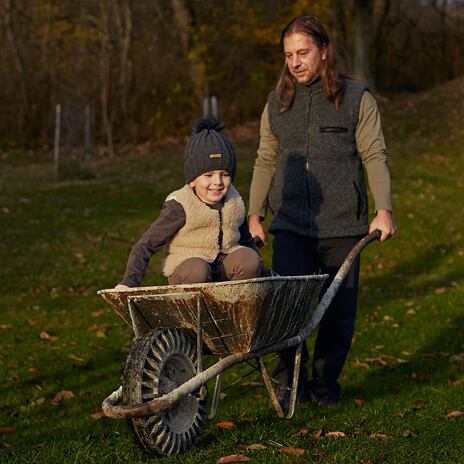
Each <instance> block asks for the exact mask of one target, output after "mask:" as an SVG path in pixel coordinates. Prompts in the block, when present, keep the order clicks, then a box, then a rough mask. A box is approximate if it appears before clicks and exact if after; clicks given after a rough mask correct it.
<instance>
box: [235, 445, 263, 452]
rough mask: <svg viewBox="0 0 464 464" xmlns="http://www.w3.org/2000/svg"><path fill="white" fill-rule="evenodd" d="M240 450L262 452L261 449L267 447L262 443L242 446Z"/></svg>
mask: <svg viewBox="0 0 464 464" xmlns="http://www.w3.org/2000/svg"><path fill="white" fill-rule="evenodd" d="M240 448H242V449H244V450H246V451H254V450H260V449H266V446H265V445H263V444H261V443H252V444H251V445H242V446H240Z"/></svg>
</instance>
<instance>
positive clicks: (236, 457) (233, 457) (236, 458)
mask: <svg viewBox="0 0 464 464" xmlns="http://www.w3.org/2000/svg"><path fill="white" fill-rule="evenodd" d="M248 461H251V459H250V458H249V457H248V456H243V454H230V455H229V456H223V457H222V458H219V459H218V460H217V461H216V464H228V463H229V462H248Z"/></svg>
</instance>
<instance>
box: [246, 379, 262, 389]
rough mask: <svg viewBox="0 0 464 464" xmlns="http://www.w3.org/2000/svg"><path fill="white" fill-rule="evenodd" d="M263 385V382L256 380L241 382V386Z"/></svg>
mask: <svg viewBox="0 0 464 464" xmlns="http://www.w3.org/2000/svg"><path fill="white" fill-rule="evenodd" d="M263 385H264V383H263V382H258V381H256V380H252V381H251V382H244V383H242V384H241V386H242V387H243V388H252V387H262V386H263Z"/></svg>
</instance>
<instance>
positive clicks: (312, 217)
mask: <svg viewBox="0 0 464 464" xmlns="http://www.w3.org/2000/svg"><path fill="white" fill-rule="evenodd" d="M365 90H367V87H366V86H365V85H364V84H362V83H360V82H357V81H354V80H351V79H344V91H343V103H342V105H341V107H340V109H339V110H337V109H336V108H335V105H334V104H333V103H331V102H330V101H329V100H328V99H327V97H326V95H325V93H324V91H323V89H322V86H321V82H320V81H317V82H315V83H313V84H311V85H309V86H303V85H299V84H297V86H296V94H295V101H294V103H293V106H292V107H291V108H290V110H288V111H286V112H284V113H279V112H278V111H277V98H276V95H275V92H271V94H270V95H269V100H268V102H269V122H270V127H271V130H272V133H273V134H274V135H275V137H276V138H277V140H278V154H277V165H276V172H275V175H274V179H273V183H272V186H271V188H270V191H269V195H268V204H269V207H270V209H271V211H272V212H273V215H274V216H273V220H272V222H271V224H270V227H269V231H270V232H272V233H275V232H278V231H284V230H286V231H293V232H296V233H298V234H300V235H305V236H310V237H318V238H330V237H346V236H355V235H362V234H365V233H366V232H367V231H368V209H367V192H366V186H365V182H364V173H363V169H362V164H361V159H360V157H359V156H358V152H357V149H356V140H355V132H356V125H357V123H358V114H359V106H360V103H361V97H362V94H363V93H364V91H365Z"/></svg>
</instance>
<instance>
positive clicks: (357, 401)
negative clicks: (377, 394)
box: [354, 400, 364, 406]
mask: <svg viewBox="0 0 464 464" xmlns="http://www.w3.org/2000/svg"><path fill="white" fill-rule="evenodd" d="M354 402H355V403H356V404H357V405H358V406H362V405H363V404H364V400H354Z"/></svg>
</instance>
